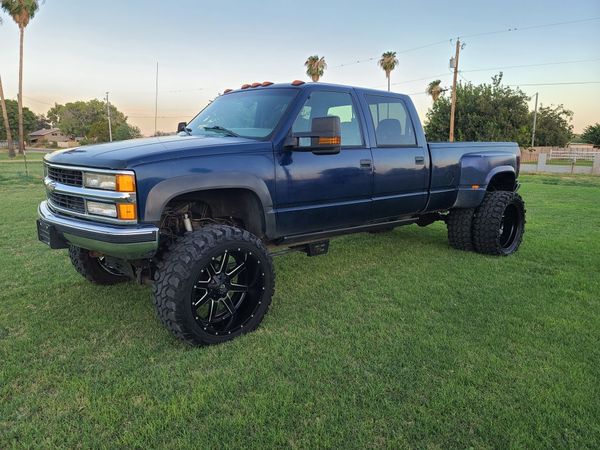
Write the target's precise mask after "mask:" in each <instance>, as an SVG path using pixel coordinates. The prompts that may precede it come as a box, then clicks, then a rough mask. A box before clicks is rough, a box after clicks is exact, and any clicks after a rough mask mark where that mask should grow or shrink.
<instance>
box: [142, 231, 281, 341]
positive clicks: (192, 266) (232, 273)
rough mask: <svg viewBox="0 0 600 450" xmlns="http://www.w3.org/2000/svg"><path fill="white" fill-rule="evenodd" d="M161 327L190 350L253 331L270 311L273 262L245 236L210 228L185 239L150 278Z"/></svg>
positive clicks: (258, 243)
mask: <svg viewBox="0 0 600 450" xmlns="http://www.w3.org/2000/svg"><path fill="white" fill-rule="evenodd" d="M154 278H155V283H154V292H153V294H154V304H155V306H156V310H157V313H158V316H159V318H160V320H161V321H162V323H163V324H164V325H165V326H166V327H167V328H168V329H169V330H170V331H171V332H172V333H173V334H174V335H175V336H177V337H178V338H180V339H182V340H184V341H185V342H187V343H189V344H192V345H207V344H218V343H220V342H224V341H228V340H230V339H233V338H234V337H236V336H239V335H241V334H243V333H247V332H249V331H252V330H254V329H255V328H256V327H257V326H258V325H259V324H260V322H261V321H262V319H263V317H264V316H265V314H266V313H267V310H268V309H269V305H270V303H271V297H272V296H273V290H274V279H275V274H274V271H273V262H272V260H271V256H270V255H269V253H268V251H267V249H266V248H265V246H264V245H263V243H262V242H261V241H260V239H259V238H257V237H256V236H254V235H252V234H250V233H249V232H248V231H245V230H242V229H239V228H235V227H231V226H225V225H210V226H206V227H203V228H201V229H199V230H198V231H195V232H192V233H188V234H186V235H185V236H183V237H182V238H180V239H179V240H178V241H177V242H175V244H174V246H172V247H171V248H170V249H169V250H168V251H167V253H166V254H165V255H164V258H163V260H162V261H161V264H160V266H159V267H158V269H157V271H156V273H155V277H154Z"/></svg>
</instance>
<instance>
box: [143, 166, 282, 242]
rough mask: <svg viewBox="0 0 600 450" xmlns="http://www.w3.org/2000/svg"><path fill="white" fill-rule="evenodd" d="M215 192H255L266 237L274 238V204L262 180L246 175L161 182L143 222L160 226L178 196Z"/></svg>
mask: <svg viewBox="0 0 600 450" xmlns="http://www.w3.org/2000/svg"><path fill="white" fill-rule="evenodd" d="M214 189H246V190H249V191H251V192H253V193H254V194H255V195H256V196H257V197H258V199H259V201H260V203H261V205H262V209H263V212H264V224H265V234H266V236H267V237H269V236H273V235H274V234H275V213H274V211H273V200H272V198H271V193H270V192H269V189H268V188H267V185H266V184H265V182H264V181H263V180H261V179H260V178H257V177H255V176H253V175H250V174H248V173H243V172H227V173H222V172H219V173H214V174H211V173H205V174H202V176H197V175H186V176H182V177H177V178H170V179H168V180H164V181H161V182H160V183H158V184H156V185H155V186H154V187H153V188H152V189H151V190H150V192H149V193H148V198H147V200H146V208H145V213H144V221H146V222H154V223H159V222H160V218H161V215H162V212H163V210H164V208H165V206H166V205H167V204H168V203H169V202H170V201H171V200H172V199H174V198H175V197H177V196H179V195H182V194H188V193H190V192H198V191H207V190H214Z"/></svg>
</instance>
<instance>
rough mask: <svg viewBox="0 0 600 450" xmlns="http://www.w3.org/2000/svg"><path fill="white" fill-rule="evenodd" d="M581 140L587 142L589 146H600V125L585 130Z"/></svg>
mask: <svg viewBox="0 0 600 450" xmlns="http://www.w3.org/2000/svg"><path fill="white" fill-rule="evenodd" d="M581 139H582V140H583V142H587V143H588V144H594V145H595V146H600V123H596V124H594V125H590V126H588V127H586V129H585V130H583V134H582V135H581Z"/></svg>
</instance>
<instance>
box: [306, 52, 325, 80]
mask: <svg viewBox="0 0 600 450" xmlns="http://www.w3.org/2000/svg"><path fill="white" fill-rule="evenodd" d="M304 65H305V66H306V75H308V76H309V77H310V78H311V80H313V81H319V78H321V77H322V76H323V73H325V69H327V63H326V62H325V58H324V57H320V58H319V55H313V56H309V57H308V59H307V60H306V62H305V63H304Z"/></svg>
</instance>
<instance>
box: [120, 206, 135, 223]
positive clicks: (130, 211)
mask: <svg viewBox="0 0 600 450" xmlns="http://www.w3.org/2000/svg"><path fill="white" fill-rule="evenodd" d="M117 213H118V216H119V219H121V220H135V218H136V213H135V204H134V203H119V204H117Z"/></svg>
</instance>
